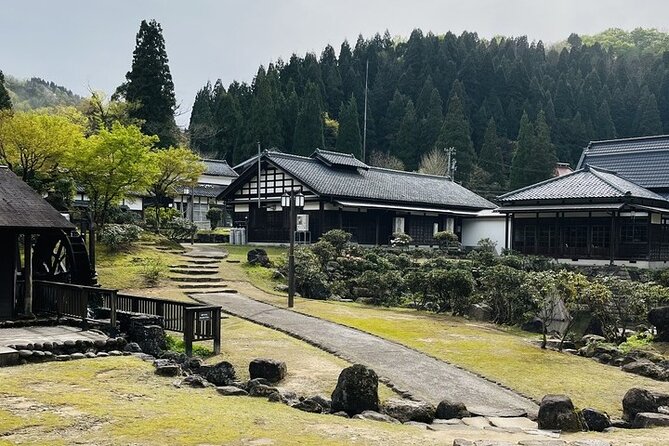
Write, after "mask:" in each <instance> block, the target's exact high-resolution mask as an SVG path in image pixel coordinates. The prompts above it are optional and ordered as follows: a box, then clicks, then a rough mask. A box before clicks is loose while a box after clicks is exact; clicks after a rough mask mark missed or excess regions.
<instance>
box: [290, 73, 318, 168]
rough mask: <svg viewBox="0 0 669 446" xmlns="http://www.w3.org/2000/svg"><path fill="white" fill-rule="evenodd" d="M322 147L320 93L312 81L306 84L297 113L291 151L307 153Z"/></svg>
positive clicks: (301, 153)
mask: <svg viewBox="0 0 669 446" xmlns="http://www.w3.org/2000/svg"><path fill="white" fill-rule="evenodd" d="M322 147H323V113H322V105H321V95H320V92H319V89H318V86H317V85H316V84H314V83H312V82H310V83H308V84H307V88H306V90H305V92H304V98H303V99H302V104H301V106H300V111H299V113H298V114H297V122H296V124H295V135H294V136H293V153H297V154H300V155H309V154H310V153H312V152H313V151H314V150H316V149H318V148H322Z"/></svg>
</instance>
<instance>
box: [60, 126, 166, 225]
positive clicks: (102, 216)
mask: <svg viewBox="0 0 669 446" xmlns="http://www.w3.org/2000/svg"><path fill="white" fill-rule="evenodd" d="M157 142H158V137H157V136H147V135H145V134H143V133H142V131H141V130H140V129H139V128H138V127H136V126H132V125H131V126H123V125H121V124H119V123H114V124H113V125H112V128H111V130H107V129H101V130H100V132H99V133H97V134H95V135H92V136H90V137H89V138H87V139H86V140H85V141H84V143H83V144H82V145H81V147H79V149H78V150H74V151H72V152H71V153H69V156H68V157H67V161H66V164H67V167H69V169H70V172H71V173H72V177H73V178H74V179H75V181H76V182H77V184H78V185H79V186H81V187H83V188H84V191H85V192H86V195H88V197H89V198H90V202H91V210H92V213H93V219H94V221H95V222H96V223H97V224H99V225H101V226H103V225H104V224H105V223H107V221H108V218H109V213H110V210H111V209H112V207H113V206H115V205H117V204H118V203H119V202H120V201H121V200H123V199H124V198H128V197H130V196H131V194H133V193H141V192H143V191H145V190H146V189H147V188H148V187H149V186H150V185H151V184H152V183H153V182H154V180H155V178H156V175H157V174H158V169H157V168H156V166H155V164H154V163H153V162H152V155H151V151H152V149H153V148H154V147H155V144H156V143H157Z"/></svg>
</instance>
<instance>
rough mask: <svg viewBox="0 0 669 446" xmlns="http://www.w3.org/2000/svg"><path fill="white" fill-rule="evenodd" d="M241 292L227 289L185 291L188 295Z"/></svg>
mask: <svg viewBox="0 0 669 446" xmlns="http://www.w3.org/2000/svg"><path fill="white" fill-rule="evenodd" d="M238 292H239V291H237V290H233V289H232V288H226V289H222V290H192V291H184V293H186V294H237V293H238Z"/></svg>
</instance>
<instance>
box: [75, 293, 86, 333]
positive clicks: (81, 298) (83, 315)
mask: <svg viewBox="0 0 669 446" xmlns="http://www.w3.org/2000/svg"><path fill="white" fill-rule="evenodd" d="M77 294H78V295H79V301H80V305H81V307H80V309H79V311H80V314H81V328H83V329H84V330H87V329H88V292H87V291H85V290H84V289H83V288H79V289H78V290H77Z"/></svg>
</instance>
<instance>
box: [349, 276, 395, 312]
mask: <svg viewBox="0 0 669 446" xmlns="http://www.w3.org/2000/svg"><path fill="white" fill-rule="evenodd" d="M357 283H358V286H359V287H361V288H364V289H366V290H367V291H368V292H369V293H370V296H371V297H372V299H373V302H372V303H374V304H375V305H383V306H386V307H391V306H397V305H399V304H401V303H402V294H403V291H404V280H403V279H402V275H401V274H400V273H399V272H398V271H385V272H378V271H365V272H364V273H363V274H362V275H361V276H360V277H359V278H358V280H357Z"/></svg>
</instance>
